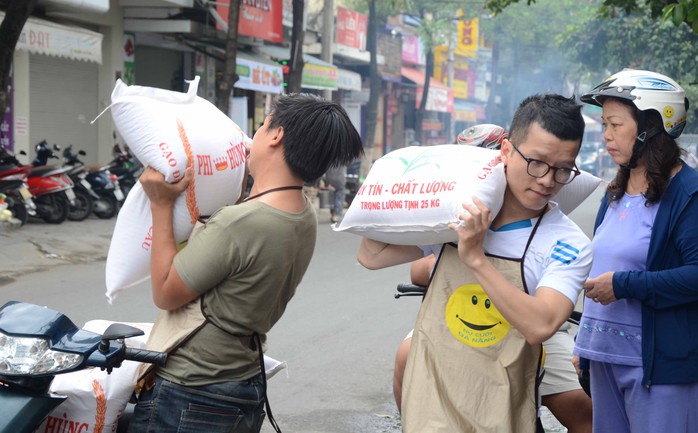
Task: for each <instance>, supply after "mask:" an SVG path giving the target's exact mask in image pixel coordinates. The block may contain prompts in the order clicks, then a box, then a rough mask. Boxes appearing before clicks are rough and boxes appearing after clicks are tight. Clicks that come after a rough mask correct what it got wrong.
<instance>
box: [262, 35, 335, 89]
mask: <svg viewBox="0 0 698 433" xmlns="http://www.w3.org/2000/svg"><path fill="white" fill-rule="evenodd" d="M255 50H256V51H257V52H259V53H260V54H263V55H265V56H269V57H271V58H272V59H276V60H290V59H291V53H290V49H289V48H286V47H279V46H275V45H263V46H261V47H255ZM303 63H305V65H304V66H303V77H302V78H301V87H303V88H306V89H319V90H337V67H336V66H335V65H333V64H332V63H327V62H325V61H322V60H320V59H318V58H317V57H313V56H311V55H309V54H303Z"/></svg>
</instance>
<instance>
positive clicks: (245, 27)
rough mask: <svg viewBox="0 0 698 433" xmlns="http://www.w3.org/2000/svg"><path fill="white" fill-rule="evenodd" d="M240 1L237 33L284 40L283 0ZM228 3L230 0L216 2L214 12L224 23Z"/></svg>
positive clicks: (265, 38) (270, 39)
mask: <svg viewBox="0 0 698 433" xmlns="http://www.w3.org/2000/svg"><path fill="white" fill-rule="evenodd" d="M240 3H241V4H240V18H239V20H238V33H240V34H241V35H245V36H251V37H253V38H260V39H264V40H267V41H271V42H278V43H281V42H283V41H284V32H283V22H282V20H283V12H284V10H283V9H284V7H283V6H284V5H283V0H242V1H241V2H240ZM229 4H230V0H218V1H217V2H216V12H218V15H220V17H221V18H222V19H223V21H225V22H226V23H228V9H229V8H228V5H229ZM218 27H219V28H220V26H218Z"/></svg>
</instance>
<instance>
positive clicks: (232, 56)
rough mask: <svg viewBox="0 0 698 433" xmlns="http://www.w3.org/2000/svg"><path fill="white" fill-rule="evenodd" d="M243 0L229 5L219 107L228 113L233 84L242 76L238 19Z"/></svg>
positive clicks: (219, 88)
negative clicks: (240, 71)
mask: <svg viewBox="0 0 698 433" xmlns="http://www.w3.org/2000/svg"><path fill="white" fill-rule="evenodd" d="M240 2H241V0H230V5H229V6H228V33H227V36H226V40H225V64H224V67H223V75H222V76H221V79H220V80H219V81H218V104H217V105H218V108H219V109H220V110H221V111H222V112H223V113H225V114H226V115H228V114H229V113H228V112H229V110H230V95H231V94H232V93H233V86H234V85H235V83H236V82H237V80H238V79H239V78H240V77H239V76H238V74H237V71H236V69H237V56H238V19H239V16H240Z"/></svg>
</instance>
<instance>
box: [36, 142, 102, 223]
mask: <svg viewBox="0 0 698 433" xmlns="http://www.w3.org/2000/svg"><path fill="white" fill-rule="evenodd" d="M54 150H55V151H59V150H60V147H59V146H58V145H57V144H54V145H53V149H51V148H49V147H48V143H46V140H43V141H41V142H39V143H38V144H37V145H36V158H35V159H34V161H33V162H32V165H33V166H35V167H41V166H46V165H47V164H48V160H49V159H52V158H55V159H58V156H57V155H56V154H55V153H54V152H53V151H54ZM63 168H65V169H66V174H67V175H68V177H69V178H70V180H71V181H72V182H73V192H74V193H75V200H74V201H73V202H72V203H71V205H70V212H69V213H68V219H69V220H71V221H82V220H84V219H86V218H87V217H88V216H90V214H91V213H92V206H93V196H94V197H96V198H99V196H98V195H97V194H96V193H94V191H92V186H91V185H90V184H89V182H87V181H86V180H85V178H86V177H87V170H86V169H84V168H82V167H73V166H64V167H63Z"/></svg>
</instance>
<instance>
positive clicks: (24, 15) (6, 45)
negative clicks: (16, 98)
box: [0, 0, 37, 115]
mask: <svg viewBox="0 0 698 433" xmlns="http://www.w3.org/2000/svg"><path fill="white" fill-rule="evenodd" d="M36 2H37V0H25V1H11V2H9V4H8V6H7V10H6V11H5V19H4V20H3V21H2V24H0V113H3V115H4V113H5V110H6V109H7V82H8V80H9V78H10V68H12V58H13V57H14V53H15V46H17V41H18V40H19V36H20V35H21V34H22V28H24V23H26V22H27V19H28V18H29V15H31V13H32V11H33V10H34V6H36Z"/></svg>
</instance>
